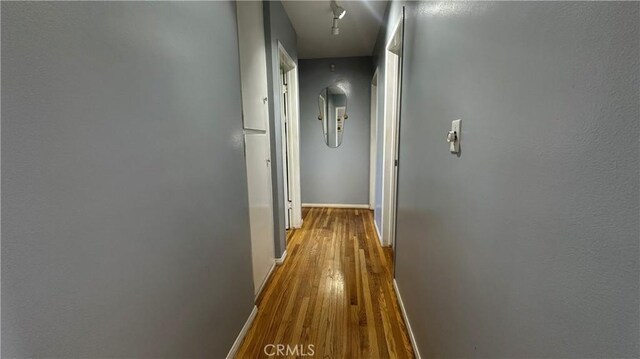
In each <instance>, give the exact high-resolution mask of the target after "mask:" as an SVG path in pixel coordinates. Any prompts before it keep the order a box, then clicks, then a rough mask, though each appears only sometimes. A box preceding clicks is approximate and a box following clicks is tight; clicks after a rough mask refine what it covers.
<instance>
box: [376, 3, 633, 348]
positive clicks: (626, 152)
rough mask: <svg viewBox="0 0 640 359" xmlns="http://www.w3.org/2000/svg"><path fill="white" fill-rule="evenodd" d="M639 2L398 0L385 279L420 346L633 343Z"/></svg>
mask: <svg viewBox="0 0 640 359" xmlns="http://www.w3.org/2000/svg"><path fill="white" fill-rule="evenodd" d="M400 9H401V4H399V3H394V4H393V5H392V8H391V11H390V13H391V14H392V15H393V14H396V15H397V14H398V13H399V11H400ZM639 10H640V4H639V3H637V2H635V3H604V2H598V3H578V2H567V3H549V2H526V3H517V2H513V3H484V2H468V3H461V2H457V3H441V2H434V3H431V2H425V3H408V5H407V19H406V38H405V59H404V66H405V68H404V83H403V89H402V91H403V99H402V101H403V102H402V123H401V145H400V173H399V199H398V204H399V208H398V228H397V253H396V259H397V261H396V277H397V281H398V285H399V288H400V291H401V293H402V295H403V299H404V302H405V305H406V308H407V311H408V316H409V319H410V322H411V325H412V326H413V330H414V332H415V335H416V339H417V342H418V346H419V348H420V351H421V354H422V355H423V357H450V358H453V357H512V358H513V357H580V358H584V357H603V358H604V357H606V358H612V357H637V356H638V355H639V354H640V353H639V351H640V349H639V341H638V340H639V339H638V338H639V324H638V320H639V314H640V313H639V305H640V302H639V299H638V294H639V281H638V270H639V266H638V260H639V259H638V258H639V254H640V253H639V248H638V247H639V238H640V228H639V227H640V222H639V221H640V215H639V214H640V209H639V200H640V199H639V193H640V191H639V190H640V188H639V184H640V179H639V149H640V143H639V122H640V121H639V117H640V110H639V106H640V105H639V102H638V99H639V97H640V93H639V85H640V83H639V73H640V65H639V58H640V50H639V46H640V21H639V19H640V13H639ZM385 38H387V36H385ZM458 118H460V119H462V144H461V148H462V154H461V156H460V157H457V156H455V155H451V154H450V153H449V152H448V146H447V143H446V142H445V133H446V131H447V130H448V129H449V128H450V126H451V121H452V120H455V119H458Z"/></svg>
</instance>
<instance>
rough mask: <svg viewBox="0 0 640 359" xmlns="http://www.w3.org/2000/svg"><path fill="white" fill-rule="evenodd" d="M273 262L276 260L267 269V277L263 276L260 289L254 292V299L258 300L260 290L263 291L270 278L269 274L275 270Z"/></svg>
mask: <svg viewBox="0 0 640 359" xmlns="http://www.w3.org/2000/svg"><path fill="white" fill-rule="evenodd" d="M275 261H276V260H274V262H273V264H271V267H270V268H269V272H267V275H266V276H264V280H263V281H262V284H260V288H258V290H257V291H256V295H255V298H256V299H258V297H259V296H260V293H262V290H263V289H264V286H265V285H266V284H267V282H268V281H269V278H271V274H273V270H274V269H275V268H276V262H275Z"/></svg>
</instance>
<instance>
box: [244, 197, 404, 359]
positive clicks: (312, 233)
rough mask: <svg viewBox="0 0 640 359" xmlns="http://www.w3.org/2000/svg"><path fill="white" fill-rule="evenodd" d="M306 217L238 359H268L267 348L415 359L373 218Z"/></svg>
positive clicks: (333, 211) (363, 214)
mask: <svg viewBox="0 0 640 359" xmlns="http://www.w3.org/2000/svg"><path fill="white" fill-rule="evenodd" d="M303 217H304V224H303V227H302V228H300V229H294V230H291V231H287V253H288V255H287V259H286V260H285V263H284V264H283V265H281V266H278V267H277V268H276V269H275V271H274V273H273V275H272V277H271V279H270V280H269V282H268V283H267V284H266V286H265V289H264V290H263V292H262V295H261V297H260V298H259V300H258V301H257V305H258V315H257V316H256V319H255V320H254V322H253V325H252V326H251V328H250V329H249V332H248V333H247V335H246V337H245V339H244V342H243V343H242V345H241V346H240V348H239V350H238V354H237V356H236V357H237V358H243V359H244V358H267V355H266V354H265V352H264V347H265V346H266V345H268V344H275V345H277V344H284V345H289V346H290V348H291V349H292V350H293V349H295V348H294V347H295V346H298V347H297V350H298V352H297V353H298V354H300V353H301V350H303V351H306V352H307V353H308V350H309V349H308V348H309V347H308V345H309V344H313V346H314V348H313V350H314V352H315V355H314V357H316V358H413V357H414V355H413V351H412V348H411V343H410V341H409V336H408V334H407V331H406V327H405V324H404V322H403V319H402V315H401V313H400V312H399V306H398V302H397V298H396V296H395V293H394V291H393V282H392V273H393V270H392V268H393V266H392V262H391V260H392V258H393V256H392V253H391V252H390V249H389V248H384V249H383V248H382V247H381V246H380V243H379V241H378V239H377V237H376V234H375V227H374V225H373V214H372V212H371V211H369V210H363V209H342V208H305V209H303ZM284 356H288V357H297V356H298V357H299V356H300V355H295V354H292V352H288V354H285V355H284ZM284 356H277V355H276V356H273V357H284Z"/></svg>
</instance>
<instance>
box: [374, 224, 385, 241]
mask: <svg viewBox="0 0 640 359" xmlns="http://www.w3.org/2000/svg"><path fill="white" fill-rule="evenodd" d="M373 226H374V227H376V234H377V235H378V241H379V242H380V245H381V246H383V247H384V245H383V243H382V235H381V234H380V228H378V223H376V221H375V220H374V221H373Z"/></svg>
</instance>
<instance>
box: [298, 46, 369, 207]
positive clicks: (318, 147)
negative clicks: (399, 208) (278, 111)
mask: <svg viewBox="0 0 640 359" xmlns="http://www.w3.org/2000/svg"><path fill="white" fill-rule="evenodd" d="M299 63H300V187H301V190H302V203H330V204H364V205H366V204H368V203H369V136H370V132H369V129H370V127H369V124H370V122H371V108H370V102H371V78H372V77H373V71H372V70H371V57H369V56H364V57H344V58H334V59H330V58H329V59H311V60H300V61H299ZM331 64H335V72H331V70H330V65H331ZM337 82H340V83H343V84H344V85H345V88H347V89H348V93H347V114H348V115H349V118H348V119H347V120H345V125H344V133H343V138H342V144H341V145H340V146H339V147H338V148H329V147H328V146H327V145H326V144H325V142H324V138H323V135H322V124H321V122H320V121H319V120H318V114H319V109H318V95H319V94H320V91H321V90H322V89H323V88H325V87H327V86H330V85H332V84H334V83H337Z"/></svg>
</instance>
